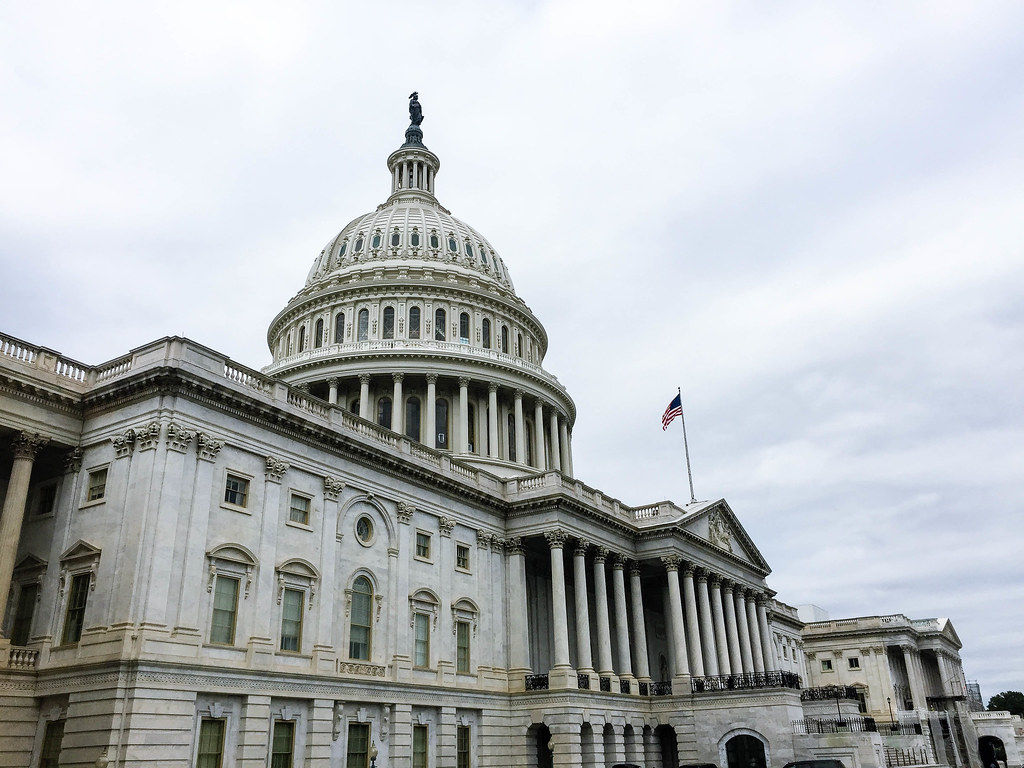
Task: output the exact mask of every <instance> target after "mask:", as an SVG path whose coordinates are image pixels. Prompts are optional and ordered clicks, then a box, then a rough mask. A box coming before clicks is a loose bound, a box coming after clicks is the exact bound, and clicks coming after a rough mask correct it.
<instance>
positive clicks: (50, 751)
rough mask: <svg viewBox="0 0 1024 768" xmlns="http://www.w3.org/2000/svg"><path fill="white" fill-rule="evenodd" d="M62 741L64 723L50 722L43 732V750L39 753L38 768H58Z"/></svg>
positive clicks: (59, 721)
mask: <svg viewBox="0 0 1024 768" xmlns="http://www.w3.org/2000/svg"><path fill="white" fill-rule="evenodd" d="M62 741H64V721H63V720H51V721H50V722H48V723H47V724H46V730H45V731H43V748H42V749H41V750H40V752H39V768H58V766H59V765H60V744H61V742H62Z"/></svg>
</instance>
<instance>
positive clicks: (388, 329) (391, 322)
mask: <svg viewBox="0 0 1024 768" xmlns="http://www.w3.org/2000/svg"><path fill="white" fill-rule="evenodd" d="M381 325H382V336H383V338H385V339H393V338H395V308H394V307H384V322H383V323H382V324H381Z"/></svg>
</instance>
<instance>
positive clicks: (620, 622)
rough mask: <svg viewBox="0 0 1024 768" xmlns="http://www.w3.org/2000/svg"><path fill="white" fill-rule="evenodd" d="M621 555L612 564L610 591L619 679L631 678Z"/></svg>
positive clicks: (627, 619)
mask: <svg viewBox="0 0 1024 768" xmlns="http://www.w3.org/2000/svg"><path fill="white" fill-rule="evenodd" d="M624 567H625V563H624V562H623V559H622V555H615V562H613V563H612V589H613V590H614V596H615V639H616V641H617V645H618V647H619V668H618V669H617V670H616V671H617V672H618V673H619V677H632V676H633V661H632V659H631V658H630V653H629V618H628V616H627V614H626V581H625V579H624V578H623V575H622V571H623V568H624Z"/></svg>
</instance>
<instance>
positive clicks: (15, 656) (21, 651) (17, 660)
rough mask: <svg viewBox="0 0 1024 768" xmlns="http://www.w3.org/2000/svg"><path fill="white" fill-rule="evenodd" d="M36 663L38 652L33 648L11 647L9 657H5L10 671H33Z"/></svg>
mask: <svg viewBox="0 0 1024 768" xmlns="http://www.w3.org/2000/svg"><path fill="white" fill-rule="evenodd" d="M38 661H39V651H38V650H36V649H35V648H19V647H18V646H11V651H10V656H8V657H7V666H8V667H10V668H11V669H35V667H36V663H37V662H38Z"/></svg>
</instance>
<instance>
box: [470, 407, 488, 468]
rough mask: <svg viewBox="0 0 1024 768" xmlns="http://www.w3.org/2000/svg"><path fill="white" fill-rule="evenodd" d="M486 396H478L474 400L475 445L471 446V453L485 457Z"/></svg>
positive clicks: (486, 439)
mask: <svg viewBox="0 0 1024 768" xmlns="http://www.w3.org/2000/svg"><path fill="white" fill-rule="evenodd" d="M487 427H488V425H487V396H486V395H478V396H477V399H476V426H475V427H474V428H475V429H476V443H475V445H474V446H473V453H475V454H477V455H479V456H486V455H487V442H488V435H487Z"/></svg>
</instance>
